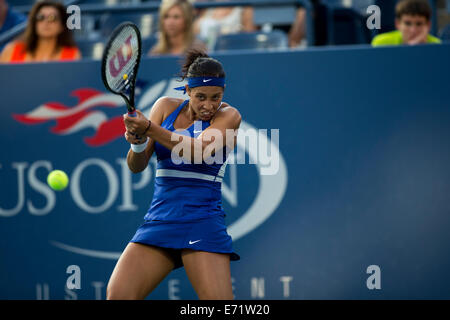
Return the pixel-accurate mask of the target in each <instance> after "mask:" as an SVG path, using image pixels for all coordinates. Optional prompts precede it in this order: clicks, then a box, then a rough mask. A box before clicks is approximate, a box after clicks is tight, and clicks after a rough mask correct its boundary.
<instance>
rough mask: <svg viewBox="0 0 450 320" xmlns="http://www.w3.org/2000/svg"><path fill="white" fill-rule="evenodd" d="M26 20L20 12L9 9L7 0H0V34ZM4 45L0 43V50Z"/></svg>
mask: <svg viewBox="0 0 450 320" xmlns="http://www.w3.org/2000/svg"><path fill="white" fill-rule="evenodd" d="M26 20H27V17H25V16H24V15H23V14H21V13H20V12H17V11H15V10H13V9H11V8H10V7H9V5H8V2H6V1H5V0H0V34H2V33H3V32H5V31H8V30H9V29H11V28H13V27H14V26H16V25H18V24H20V23H22V22H24V21H26ZM3 47H4V45H1V44H0V50H2V49H3Z"/></svg>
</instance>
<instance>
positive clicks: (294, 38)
mask: <svg viewBox="0 0 450 320" xmlns="http://www.w3.org/2000/svg"><path fill="white" fill-rule="evenodd" d="M305 38H306V10H305V9H304V8H298V9H297V12H296V15H295V21H294V23H293V24H292V26H291V28H290V30H289V34H288V39H289V47H291V48H295V47H298V46H299V45H300V43H301V42H302V41H303V40H304V39H305Z"/></svg>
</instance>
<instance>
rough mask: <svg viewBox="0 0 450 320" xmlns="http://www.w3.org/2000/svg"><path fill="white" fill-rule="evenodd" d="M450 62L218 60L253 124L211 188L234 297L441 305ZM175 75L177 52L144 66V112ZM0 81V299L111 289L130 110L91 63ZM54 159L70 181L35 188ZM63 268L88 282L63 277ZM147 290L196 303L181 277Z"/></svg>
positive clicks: (346, 54) (132, 192)
mask: <svg viewBox="0 0 450 320" xmlns="http://www.w3.org/2000/svg"><path fill="white" fill-rule="evenodd" d="M449 56H450V47H449V46H444V45H443V46H423V47H414V48H379V49H372V48H336V49H317V50H314V49H312V50H308V51H303V52H275V53H250V52H249V53H240V54H224V55H218V56H216V58H218V59H220V60H221V61H222V62H223V64H224V66H225V69H226V72H227V88H226V93H225V97H224V100H225V101H227V102H229V103H230V104H231V105H233V106H235V107H236V108H238V109H239V111H240V112H241V114H242V117H243V122H242V129H243V130H242V133H243V134H244V136H246V135H248V136H251V135H252V134H254V133H257V135H256V137H257V139H256V140H255V141H257V144H256V146H255V144H254V143H253V144H250V143H248V144H246V143H245V140H246V139H243V140H242V139H241V141H240V143H239V145H238V147H237V151H240V152H236V153H235V154H233V159H234V160H235V161H232V162H231V163H230V164H229V165H228V168H227V171H226V177H225V181H224V184H223V190H222V191H223V192H222V194H223V203H224V208H225V211H226V212H227V218H226V221H227V224H228V227H229V233H230V234H231V235H232V237H233V240H234V242H233V245H234V249H235V250H236V252H238V253H239V254H240V255H241V260H240V261H238V262H232V264H231V266H232V276H233V287H234V294H235V297H236V299H390V298H401V299H409V298H411V299H412V298H414V299H417V298H424V299H428V298H447V299H448V298H450V280H449V278H448V277H447V272H448V270H449V268H450V258H449V255H448V253H449V252H450V233H449V232H448V230H449V228H450V166H449V163H450V99H449V94H448V92H449V88H450V79H449V76H448V75H449V74H450V60H449V59H448V57H449ZM177 72H179V65H178V62H177V60H176V59H174V58H158V59H156V58H155V59H147V58H145V59H143V61H142V67H141V70H140V72H139V80H140V81H139V88H138V89H139V90H138V96H137V103H138V107H139V108H140V109H141V110H142V111H143V112H145V113H147V114H148V111H149V110H150V108H151V106H152V103H153V102H154V101H155V100H156V99H157V98H158V97H159V96H161V95H170V96H179V95H180V93H177V92H176V91H174V90H173V89H172V88H173V87H175V86H179V85H180V84H179V82H177V81H176V79H177V78H176V74H177ZM0 79H1V84H2V85H1V86H0V96H1V102H0V103H1V107H0V113H1V116H0V128H1V129H0V130H1V135H0V146H1V150H2V151H1V156H0V239H1V241H0V298H1V299H42V298H49V299H73V298H77V299H104V298H105V290H106V284H107V282H108V279H109V276H110V274H111V272H112V270H113V268H114V265H115V263H116V261H117V258H118V257H119V255H120V253H121V251H122V250H123V249H124V247H125V246H126V244H127V242H128V241H129V240H130V239H131V237H132V236H133V234H134V232H135V230H136V228H137V227H138V226H139V225H140V224H141V223H142V222H143V220H142V219H143V216H144V214H145V213H146V211H147V209H148V206H149V204H150V201H151V198H152V192H153V183H154V180H153V172H154V169H155V160H154V159H153V160H152V161H151V164H150V165H149V167H148V169H147V170H146V171H145V172H143V173H141V174H137V175H133V174H131V173H130V171H129V170H128V169H127V167H126V163H125V157H126V153H127V151H128V148H129V146H128V144H127V143H126V141H125V140H124V138H123V135H122V134H123V124H122V123H121V118H122V114H123V113H124V110H125V109H124V105H123V102H122V101H121V100H120V98H118V97H115V96H113V95H111V94H109V93H108V92H107V91H106V90H105V89H104V87H103V84H102V82H101V79H100V64H99V62H97V61H82V62H75V63H64V64H59V63H49V64H46V65H39V64H36V65H34V64H30V65H16V66H9V65H8V66H1V67H0ZM272 129H273V130H272ZM248 140H251V139H248ZM267 146H271V149H269V150H266V149H267V148H266V147H267ZM264 155H265V156H264ZM239 162H244V163H239ZM52 169H61V170H64V171H66V172H67V173H68V175H69V177H70V185H69V187H68V188H67V189H66V190H64V191H61V192H55V191H53V190H51V189H49V187H48V186H47V185H46V184H45V181H46V176H47V174H48V172H49V171H50V170H52ZM71 265H76V266H78V267H79V268H80V271H81V289H74V290H69V289H68V288H67V287H66V282H67V279H68V278H69V277H70V275H71V273H70V272H69V273H67V272H66V271H67V268H68V267H69V266H71ZM373 266H376V267H373ZM377 267H378V268H379V269H377ZM373 268H375V269H373ZM372 270H378V271H379V272H378V271H372ZM374 272H375V273H374ZM371 284H372V285H373V284H376V285H377V287H376V288H372V286H371ZM370 288H372V289H370ZM148 298H150V299H196V295H195V292H194V290H193V289H192V287H191V285H190V283H189V282H188V279H187V277H186V273H185V271H184V269H180V270H176V271H174V272H172V273H171V274H170V275H169V276H168V277H167V278H166V279H165V280H164V281H163V282H162V283H161V284H160V285H159V287H158V288H157V289H156V290H155V291H154V292H153V293H151V294H150V295H149V297H148Z"/></svg>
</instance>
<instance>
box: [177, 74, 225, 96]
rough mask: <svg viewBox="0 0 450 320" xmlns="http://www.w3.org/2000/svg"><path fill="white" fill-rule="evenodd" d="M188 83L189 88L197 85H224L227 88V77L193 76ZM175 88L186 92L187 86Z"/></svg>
mask: <svg viewBox="0 0 450 320" xmlns="http://www.w3.org/2000/svg"><path fill="white" fill-rule="evenodd" d="M187 79H188V83H187V85H188V86H189V88H195V87H222V88H225V78H217V77H192V78H187ZM174 89H175V90H181V91H184V93H186V87H185V86H182V87H177V88H174Z"/></svg>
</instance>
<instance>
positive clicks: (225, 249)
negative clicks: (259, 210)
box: [131, 100, 240, 268]
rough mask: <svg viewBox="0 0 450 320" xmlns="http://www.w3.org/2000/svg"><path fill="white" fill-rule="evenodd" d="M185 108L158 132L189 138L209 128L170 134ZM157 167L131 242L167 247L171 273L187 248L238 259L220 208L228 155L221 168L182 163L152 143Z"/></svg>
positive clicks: (196, 125) (202, 124)
mask: <svg viewBox="0 0 450 320" xmlns="http://www.w3.org/2000/svg"><path fill="white" fill-rule="evenodd" d="M188 103H189V100H186V101H184V102H183V103H182V104H181V105H180V106H178V108H177V109H175V111H173V112H172V113H171V114H170V115H169V116H168V117H167V118H166V119H165V120H164V121H163V123H162V124H161V127H163V128H165V129H167V130H169V131H176V132H177V133H178V134H182V135H187V136H190V137H195V138H196V137H198V135H199V134H200V133H201V132H202V131H203V130H205V129H206V128H207V127H209V125H210V123H209V121H201V120H199V121H195V122H194V124H193V125H191V126H190V127H189V128H187V129H185V130H175V128H174V127H173V123H174V121H175V119H176V118H177V116H178V114H179V113H180V111H181V110H182V109H183V107H184V106H186V105H187V104H188ZM154 150H155V153H156V156H157V160H158V162H157V167H156V175H155V188H154V189H155V191H154V195H153V200H152V203H151V205H150V209H149V210H148V212H147V214H146V215H145V217H144V220H145V222H144V223H143V224H142V225H141V226H140V227H139V228H138V230H137V231H136V234H135V235H134V237H133V238H132V240H131V242H138V243H143V244H148V245H153V246H158V247H163V248H167V252H169V253H170V254H171V255H172V257H174V259H175V268H179V267H181V266H183V264H182V261H181V249H184V248H188V249H193V250H201V251H208V252H217V253H229V254H230V260H232V261H236V260H239V259H240V257H239V255H238V254H236V253H235V252H233V249H232V239H231V237H230V236H229V235H228V233H227V230H226V225H225V216H226V214H225V212H224V211H223V209H222V192H221V186H222V179H223V176H224V174H225V166H226V158H227V152H226V151H225V150H226V149H225V147H224V150H223V152H222V161H221V163H213V164H207V163H205V162H204V161H203V162H202V163H199V164H195V163H192V164H189V163H183V162H182V159H181V158H177V157H173V158H172V156H171V151H170V150H169V149H167V148H165V147H164V146H162V145H161V144H159V143H158V142H156V141H155V149H154Z"/></svg>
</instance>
